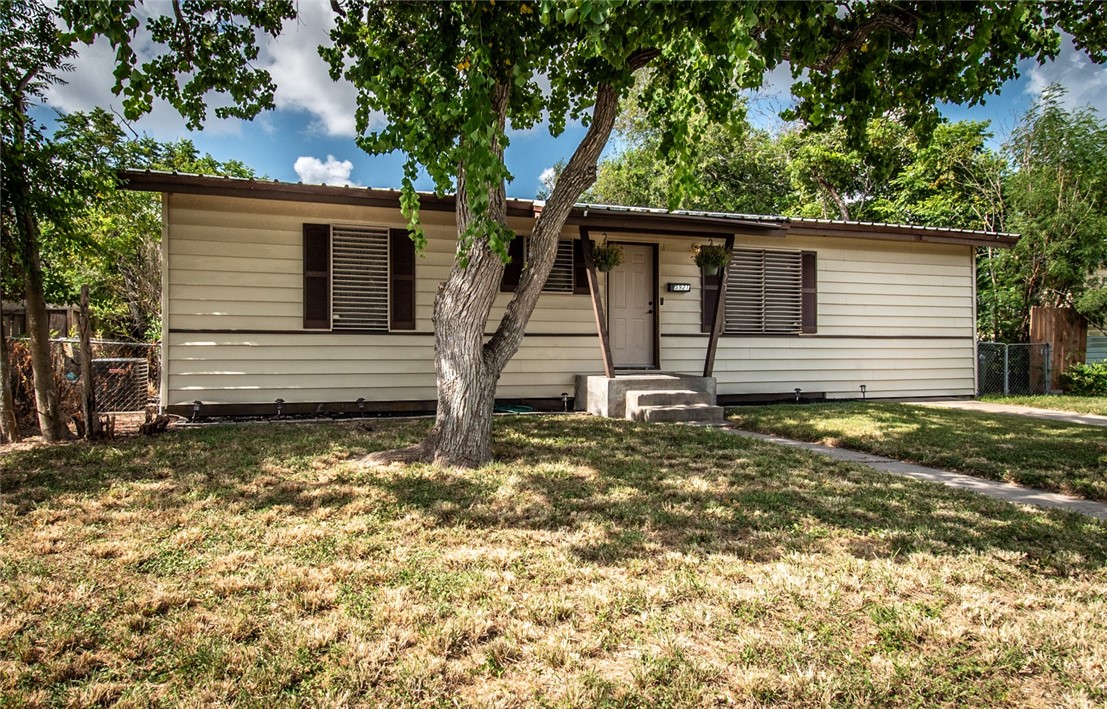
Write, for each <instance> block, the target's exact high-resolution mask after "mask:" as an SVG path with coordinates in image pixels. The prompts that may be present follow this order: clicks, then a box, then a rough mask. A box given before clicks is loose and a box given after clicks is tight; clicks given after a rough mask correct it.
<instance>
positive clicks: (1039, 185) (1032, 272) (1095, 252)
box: [980, 87, 1107, 342]
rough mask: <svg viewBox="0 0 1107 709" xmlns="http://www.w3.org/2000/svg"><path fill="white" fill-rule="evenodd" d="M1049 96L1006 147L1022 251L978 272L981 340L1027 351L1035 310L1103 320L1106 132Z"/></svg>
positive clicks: (1011, 212)
mask: <svg viewBox="0 0 1107 709" xmlns="http://www.w3.org/2000/svg"><path fill="white" fill-rule="evenodd" d="M1062 98H1063V92H1062V91H1061V90H1060V89H1059V88H1058V87H1050V89H1049V90H1047V91H1046V92H1045V93H1044V94H1043V95H1042V97H1041V98H1040V99H1039V100H1038V101H1037V102H1035V104H1034V105H1033V106H1032V107H1031V108H1030V110H1029V111H1028V112H1027V113H1026V114H1025V115H1024V116H1023V117H1022V119H1021V120H1020V121H1019V123H1018V125H1017V126H1016V127H1015V129H1014V131H1013V132H1012V133H1011V136H1010V138H1009V139H1008V140H1007V143H1006V145H1005V153H1006V154H1007V155H1008V156H1010V158H1011V163H1012V165H1011V172H1010V174H1009V175H1008V176H1007V178H1006V180H1005V181H1004V185H1003V190H1002V192H1001V194H1000V196H1001V197H1002V216H1003V217H1004V228H1006V229H1007V230H1010V231H1014V232H1017V233H1019V234H1022V238H1021V239H1020V240H1019V243H1018V244H1017V245H1016V246H1015V248H1013V249H1011V250H1009V251H1008V250H1004V251H1002V252H996V253H990V254H987V255H985V256H984V258H983V259H982V262H981V267H980V273H981V283H980V286H981V298H980V320H981V322H980V325H981V330H982V331H985V332H990V333H991V334H992V335H993V336H994V337H995V338H996V339H998V340H1006V341H1009V342H1026V341H1027V340H1028V338H1029V335H1030V308H1031V307H1033V306H1036V305H1045V306H1054V307H1068V306H1076V307H1077V308H1078V310H1082V311H1084V312H1085V313H1086V315H1088V316H1090V317H1091V319H1092V320H1093V321H1094V322H1099V321H1101V320H1102V319H1103V315H1102V310H1101V308H1102V302H1103V301H1104V300H1107V298H1105V297H1104V295H1103V284H1102V283H1100V282H1099V281H1098V279H1097V278H1095V274H1096V272H1097V271H1098V270H1101V269H1104V268H1107V238H1105V236H1104V235H1105V234H1107V122H1105V121H1104V120H1103V119H1102V118H1100V117H1099V116H1097V115H1096V114H1095V112H1094V111H1093V110H1091V109H1088V108H1083V109H1075V110H1069V109H1066V108H1065V107H1064V105H1063V104H1062Z"/></svg>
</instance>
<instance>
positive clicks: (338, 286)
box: [331, 225, 389, 332]
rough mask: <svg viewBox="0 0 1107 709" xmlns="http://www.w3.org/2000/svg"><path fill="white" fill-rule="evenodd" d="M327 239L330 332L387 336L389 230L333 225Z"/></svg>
mask: <svg viewBox="0 0 1107 709" xmlns="http://www.w3.org/2000/svg"><path fill="white" fill-rule="evenodd" d="M331 239H332V240H333V242H334V243H333V252H334V253H333V256H332V259H331V268H332V274H331V276H332V277H331V282H332V287H333V288H334V295H333V303H334V325H333V329H335V330H369V331H379V332H387V331H388V246H389V230H388V229H387V228H385V227H364V226H337V225H336V226H334V227H332V228H331Z"/></svg>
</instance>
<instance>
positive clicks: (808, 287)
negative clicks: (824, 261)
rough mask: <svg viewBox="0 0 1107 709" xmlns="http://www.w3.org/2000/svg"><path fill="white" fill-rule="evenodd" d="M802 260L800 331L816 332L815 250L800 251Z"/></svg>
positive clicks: (816, 277) (816, 271) (816, 279)
mask: <svg viewBox="0 0 1107 709" xmlns="http://www.w3.org/2000/svg"><path fill="white" fill-rule="evenodd" d="M800 256H801V258H802V260H803V329H802V330H801V332H818V329H819V326H818V320H819V318H818V309H819V296H818V292H819V288H818V285H819V284H818V270H817V268H816V265H815V252H814V251H802V252H800Z"/></svg>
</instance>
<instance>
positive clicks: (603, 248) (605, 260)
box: [592, 239, 623, 273]
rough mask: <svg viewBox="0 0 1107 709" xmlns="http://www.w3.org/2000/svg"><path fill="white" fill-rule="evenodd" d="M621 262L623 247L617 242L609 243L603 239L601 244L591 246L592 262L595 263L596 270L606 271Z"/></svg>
mask: <svg viewBox="0 0 1107 709" xmlns="http://www.w3.org/2000/svg"><path fill="white" fill-rule="evenodd" d="M622 262H623V247H621V246H619V245H618V244H609V243H607V239H604V241H603V243H602V244H594V245H593V246H592V263H594V264H596V270H597V271H600V272H602V273H607V272H608V271H610V270H611V269H613V268H615V267H616V266H618V265H619V264H621V263H622Z"/></svg>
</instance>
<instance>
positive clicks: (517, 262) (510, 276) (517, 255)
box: [500, 236, 526, 293]
mask: <svg viewBox="0 0 1107 709" xmlns="http://www.w3.org/2000/svg"><path fill="white" fill-rule="evenodd" d="M525 241H526V238H525V237H522V236H516V237H515V238H514V239H512V240H511V243H510V244H508V245H507V255H508V256H510V257H511V262H510V263H509V264H507V266H505V267H504V277H503V280H502V281H500V291H501V292H503V293H514V292H515V289H516V288H518V287H519V279H520V278H522V277H523V261H524V260H525V259H526V256H525V255H524V253H523V250H524V242H525Z"/></svg>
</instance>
